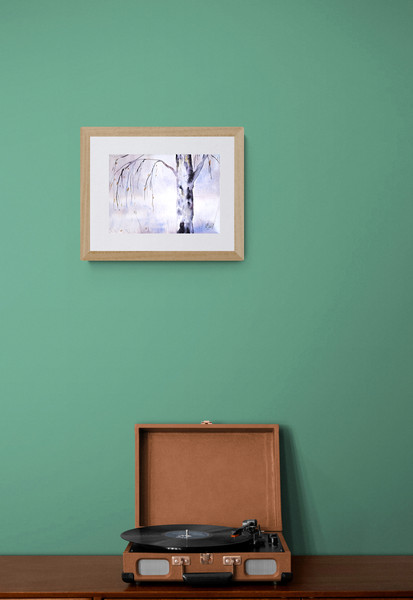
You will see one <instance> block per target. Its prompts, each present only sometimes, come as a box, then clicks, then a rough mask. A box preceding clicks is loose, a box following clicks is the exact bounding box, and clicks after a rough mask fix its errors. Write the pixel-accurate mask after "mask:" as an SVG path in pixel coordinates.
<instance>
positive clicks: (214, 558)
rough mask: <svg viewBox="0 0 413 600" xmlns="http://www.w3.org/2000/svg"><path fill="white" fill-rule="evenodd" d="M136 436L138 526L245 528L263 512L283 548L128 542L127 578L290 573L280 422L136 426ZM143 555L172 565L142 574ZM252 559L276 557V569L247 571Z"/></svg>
mask: <svg viewBox="0 0 413 600" xmlns="http://www.w3.org/2000/svg"><path fill="white" fill-rule="evenodd" d="M135 435H136V472H135V473H136V480H135V482H136V483H135V491H136V494H135V501H136V506H135V508H136V511H135V526H136V527H143V526H150V525H169V524H171V525H172V524H176V523H188V524H207V525H223V526H226V527H234V528H238V527H240V526H241V524H242V521H243V520H245V519H257V521H258V523H259V524H260V526H261V529H262V530H263V531H265V532H274V533H277V534H278V536H279V538H280V540H281V543H282V545H283V548H284V552H277V553H275V552H271V553H266V552H260V553H256V552H241V553H239V552H231V553H228V552H226V553H217V552H213V553H205V554H201V555H200V554H196V553H191V554H188V555H184V554H182V553H176V554H173V555H172V553H148V552H144V553H136V552H135V553H132V552H130V548H131V544H129V545H128V547H127V548H126V550H125V552H124V553H123V571H124V573H128V574H129V576H126V577H125V581H128V577H129V580H130V581H132V577H131V576H132V574H133V580H135V581H143V580H144V581H182V580H183V578H184V575H187V574H191V573H200V574H201V573H204V574H211V573H212V574H213V573H224V574H225V573H227V574H229V573H230V574H231V575H232V581H243V582H246V581H267V582H268V581H280V580H281V579H284V578H283V577H282V574H283V573H288V574H289V573H290V572H291V553H290V551H289V549H288V546H287V544H286V542H285V539H284V537H283V535H282V521H281V491H280V465H279V428H278V425H215V424H212V423H210V422H204V423H203V424H201V425H136V426H135ZM142 558H145V559H154V560H156V559H158V560H159V559H166V560H168V562H169V572H168V573H167V574H166V575H156V574H149V575H147V574H144V575H143V574H142V573H140V572H139V571H140V569H139V565H138V563H139V560H141V559H142ZM249 559H255V560H257V559H267V560H270V561H275V563H276V570H275V572H273V573H271V574H264V575H262V574H259V573H258V574H257V573H254V570H256V569H255V568H254V569H251V568H250V569H249V571H251V570H252V571H253V572H252V573H251V572H250V573H248V572H247V571H248V568H247V566H246V565H247V564H248V563H247V561H248V560H249ZM251 564H253V563H251ZM259 570H260V569H258V571H259ZM228 577H230V575H228ZM286 578H288V576H287V577H286ZM206 579H207V578H206ZM212 579H213V577H212V578H211V580H212Z"/></svg>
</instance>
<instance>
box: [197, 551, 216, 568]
mask: <svg viewBox="0 0 413 600" xmlns="http://www.w3.org/2000/svg"><path fill="white" fill-rule="evenodd" d="M200 561H201V565H211V564H212V563H213V562H214V555H213V554H210V553H209V552H204V553H203V554H201V555H200Z"/></svg>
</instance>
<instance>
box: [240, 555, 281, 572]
mask: <svg viewBox="0 0 413 600" xmlns="http://www.w3.org/2000/svg"><path fill="white" fill-rule="evenodd" d="M245 572H246V574H247V575H274V573H276V572H277V563H276V562H275V560H274V559H273V558H261V559H260V558H248V559H247V560H246V561H245Z"/></svg>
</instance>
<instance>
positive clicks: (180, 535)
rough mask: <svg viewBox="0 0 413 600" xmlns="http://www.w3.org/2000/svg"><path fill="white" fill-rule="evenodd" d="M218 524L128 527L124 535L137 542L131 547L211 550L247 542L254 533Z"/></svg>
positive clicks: (187, 550) (137, 548)
mask: <svg viewBox="0 0 413 600" xmlns="http://www.w3.org/2000/svg"><path fill="white" fill-rule="evenodd" d="M235 531H236V530H235V529H231V528H230V527H220V526H219V525H216V526H214V525H187V524H180V525H154V526H152V527H139V528H137V529H129V530H128V531H124V532H123V533H122V534H121V537H122V538H123V539H124V540H127V541H128V542H132V543H133V544H134V546H133V548H132V551H135V552H137V551H145V552H208V551H212V550H215V551H216V552H219V551H226V550H235V548H238V549H240V547H241V546H248V545H249V544H250V543H251V540H252V536H251V535H250V534H249V533H247V532H244V531H243V532H241V533H239V534H238V535H236V537H232V535H233V533H234V532H235Z"/></svg>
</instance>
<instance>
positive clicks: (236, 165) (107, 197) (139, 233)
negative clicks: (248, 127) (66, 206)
mask: <svg viewBox="0 0 413 600" xmlns="http://www.w3.org/2000/svg"><path fill="white" fill-rule="evenodd" d="M80 169H81V177H80V180H81V223H80V229H81V231H80V257H81V259H82V260H100V261H102V260H243V259H244V129H243V128H242V127H200V128H198V127H194V128H193V127H166V128H165V127H83V128H82V129H81V164H80Z"/></svg>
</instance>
